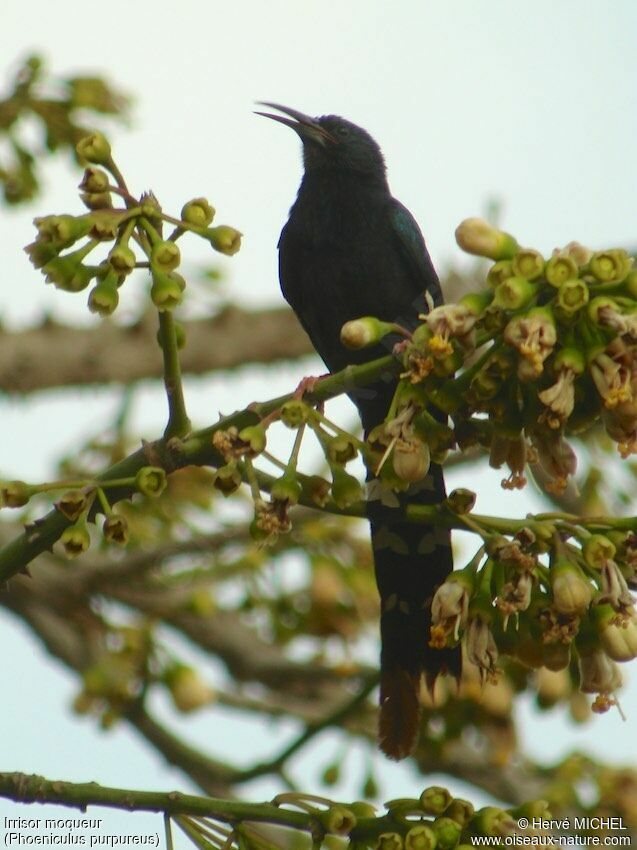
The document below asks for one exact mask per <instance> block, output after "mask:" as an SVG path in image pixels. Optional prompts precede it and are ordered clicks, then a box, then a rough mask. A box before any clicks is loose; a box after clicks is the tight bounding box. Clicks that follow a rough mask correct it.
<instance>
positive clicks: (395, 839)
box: [374, 832, 403, 850]
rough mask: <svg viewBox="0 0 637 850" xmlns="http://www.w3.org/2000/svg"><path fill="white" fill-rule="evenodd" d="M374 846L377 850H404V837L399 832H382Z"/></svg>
mask: <svg viewBox="0 0 637 850" xmlns="http://www.w3.org/2000/svg"><path fill="white" fill-rule="evenodd" d="M374 846H375V848H376V850H403V838H402V835H401V834H400V833H399V832H381V834H380V835H379V836H378V839H377V841H376V844H375V845H374Z"/></svg>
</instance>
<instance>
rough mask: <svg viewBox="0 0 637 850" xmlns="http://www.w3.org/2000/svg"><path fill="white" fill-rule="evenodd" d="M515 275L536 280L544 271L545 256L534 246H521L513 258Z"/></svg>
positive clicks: (512, 264) (512, 265) (512, 263)
mask: <svg viewBox="0 0 637 850" xmlns="http://www.w3.org/2000/svg"><path fill="white" fill-rule="evenodd" d="M511 268H512V270H513V274H514V275H518V276H519V277H524V278H526V279H527V280H536V278H538V277H540V275H541V274H542V272H543V271H544V257H543V256H542V255H541V254H540V252H539V251H536V250H535V249H534V248H520V250H519V251H518V253H517V254H516V255H515V257H514V258H513V259H512V260H511Z"/></svg>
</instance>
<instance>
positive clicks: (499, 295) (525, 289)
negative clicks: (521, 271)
mask: <svg viewBox="0 0 637 850" xmlns="http://www.w3.org/2000/svg"><path fill="white" fill-rule="evenodd" d="M536 292H537V287H536V286H535V285H534V284H533V283H531V282H530V281H528V280H527V279H526V278H524V277H510V278H508V280H505V281H503V282H502V283H499V284H498V285H497V286H496V288H495V293H494V295H493V306H494V307H499V308H500V309H501V310H520V309H522V307H526V305H527V304H528V303H529V302H530V301H531V300H532V299H533V298H534V296H535V294H536Z"/></svg>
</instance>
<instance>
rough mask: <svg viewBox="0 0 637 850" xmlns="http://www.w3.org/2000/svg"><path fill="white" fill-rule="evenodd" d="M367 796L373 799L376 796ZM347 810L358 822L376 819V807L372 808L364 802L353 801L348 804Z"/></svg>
mask: <svg viewBox="0 0 637 850" xmlns="http://www.w3.org/2000/svg"><path fill="white" fill-rule="evenodd" d="M369 796H370V797H375V796H376V794H370V795H369ZM347 808H348V809H349V810H350V811H352V812H353V813H354V815H355V817H356V818H357V819H358V820H364V819H365V818H373V817H376V806H372V804H371V803H368V802H366V801H365V800H355V801H354V802H353V803H350V804H349V805H348V807H347Z"/></svg>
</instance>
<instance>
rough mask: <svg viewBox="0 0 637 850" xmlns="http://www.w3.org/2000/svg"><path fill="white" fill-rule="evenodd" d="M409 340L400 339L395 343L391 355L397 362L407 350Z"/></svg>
mask: <svg viewBox="0 0 637 850" xmlns="http://www.w3.org/2000/svg"><path fill="white" fill-rule="evenodd" d="M410 341H411V340H409V339H401V340H400V342H397V343H396V345H394V347H393V348H392V354H393V355H394V357H395V358H396V359H397V360H400V359H401V358H402V356H403V354H404V353H405V350H406V349H407V346H408V345H409V343H410Z"/></svg>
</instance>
